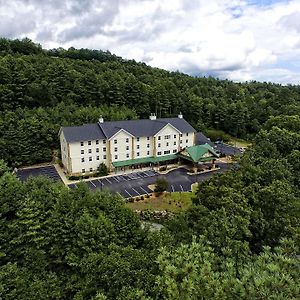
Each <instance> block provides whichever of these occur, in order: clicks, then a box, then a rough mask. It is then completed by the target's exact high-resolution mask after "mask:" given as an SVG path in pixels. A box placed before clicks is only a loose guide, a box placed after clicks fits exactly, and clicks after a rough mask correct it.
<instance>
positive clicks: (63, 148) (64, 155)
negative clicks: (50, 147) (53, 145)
mask: <svg viewBox="0 0 300 300" xmlns="http://www.w3.org/2000/svg"><path fill="white" fill-rule="evenodd" d="M59 139H60V151H61V161H62V163H63V165H64V166H65V168H66V170H67V171H68V172H70V166H69V159H68V158H69V154H68V143H67V142H66V139H65V136H64V133H63V132H61V134H60V137H59Z"/></svg>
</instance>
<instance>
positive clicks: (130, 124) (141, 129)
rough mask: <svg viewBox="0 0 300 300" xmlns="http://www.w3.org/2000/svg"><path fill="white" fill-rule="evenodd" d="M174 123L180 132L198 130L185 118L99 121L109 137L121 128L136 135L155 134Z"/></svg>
mask: <svg viewBox="0 0 300 300" xmlns="http://www.w3.org/2000/svg"><path fill="white" fill-rule="evenodd" d="M168 123H169V124H170V125H172V126H173V127H175V128H176V129H177V130H179V131H180V132H184V133H186V132H196V130H195V129H194V128H193V127H192V126H191V125H190V124H189V123H188V122H187V121H186V120H184V119H183V118H182V119H180V118H162V119H156V120H150V119H142V120H129V121H109V122H104V123H99V126H100V127H101V129H102V131H103V132H104V134H105V135H106V136H107V138H108V139H109V138H111V137H112V136H113V135H114V134H116V133H117V132H118V131H119V130H120V129H121V128H122V129H124V130H126V131H127V132H128V133H130V134H132V135H133V136H135V137H142V136H154V135H155V134H156V133H157V132H159V131H160V130H161V129H162V128H163V127H165V126H166V125H167V124H168Z"/></svg>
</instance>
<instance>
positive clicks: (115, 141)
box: [80, 133, 189, 146]
mask: <svg viewBox="0 0 300 300" xmlns="http://www.w3.org/2000/svg"><path fill="white" fill-rule="evenodd" d="M188 135H189V134H188V133H186V136H188ZM182 136H183V134H182V133H181V134H180V137H182ZM164 138H165V140H169V139H171V135H170V134H168V135H165V136H164ZM176 138H177V135H176V134H174V139H176ZM136 140H137V142H139V141H140V138H139V137H137V138H136ZM158 140H159V141H160V140H161V136H158ZM147 141H150V136H147ZM95 142H96V145H99V140H96V141H95ZM87 143H88V145H89V146H90V145H92V141H88V142H87ZM126 143H129V138H126ZM103 144H106V140H103ZM114 144H118V140H114ZM80 145H81V146H84V142H80Z"/></svg>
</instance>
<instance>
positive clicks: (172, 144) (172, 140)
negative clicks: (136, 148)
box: [154, 125, 180, 156]
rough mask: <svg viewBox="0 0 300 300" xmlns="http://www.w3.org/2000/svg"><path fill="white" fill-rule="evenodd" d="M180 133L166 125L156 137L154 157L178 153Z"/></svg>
mask: <svg viewBox="0 0 300 300" xmlns="http://www.w3.org/2000/svg"><path fill="white" fill-rule="evenodd" d="M179 136H180V132H179V131H178V130H176V129H175V128H174V127H173V126H171V125H166V126H165V127H164V128H162V129H161V130H160V131H159V132H158V133H157V134H156V135H155V137H156V139H155V148H156V153H154V156H164V155H170V154H174V153H176V152H178V146H179V145H178V144H179Z"/></svg>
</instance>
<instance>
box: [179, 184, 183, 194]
mask: <svg viewBox="0 0 300 300" xmlns="http://www.w3.org/2000/svg"><path fill="white" fill-rule="evenodd" d="M179 186H180V188H181V191H182V192H183V188H182V185H181V184H180V185H179Z"/></svg>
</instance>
